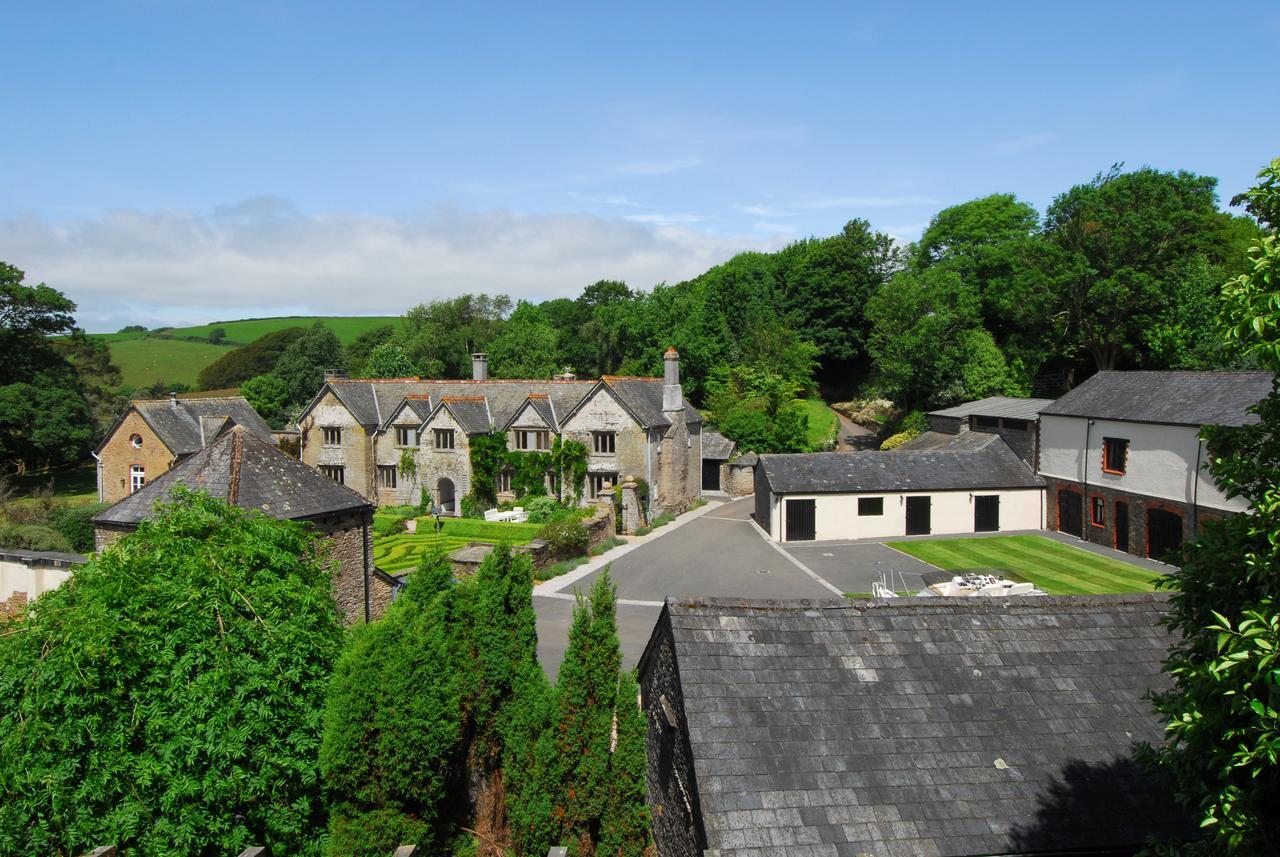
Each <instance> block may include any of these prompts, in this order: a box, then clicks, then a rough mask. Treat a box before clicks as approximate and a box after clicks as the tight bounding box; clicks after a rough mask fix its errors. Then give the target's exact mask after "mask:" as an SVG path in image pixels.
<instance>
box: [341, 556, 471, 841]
mask: <svg viewBox="0 0 1280 857" xmlns="http://www.w3.org/2000/svg"><path fill="white" fill-rule="evenodd" d="M470 621H471V615H470V611H469V605H468V604H467V592H466V590H461V591H457V590H455V589H454V588H453V586H452V583H451V575H450V566H449V562H448V560H447V559H445V558H444V557H443V556H442V555H440V554H434V555H431V556H428V557H424V558H423V561H422V563H421V564H420V565H419V566H418V569H417V571H416V572H415V573H414V574H413V576H412V577H411V578H410V581H409V585H408V588H407V589H406V590H405V592H404V594H403V595H402V596H401V597H400V598H398V599H397V600H396V601H395V602H394V603H393V604H392V605H391V607H390V608H389V609H388V610H387V613H386V615H385V616H384V617H383V618H382V619H381V620H379V621H378V622H374V623H372V624H370V625H364V626H359V627H357V628H355V629H354V630H353V633H352V637H351V640H350V642H349V643H348V645H347V647H346V649H345V650H344V651H343V653H342V656H341V657H340V658H339V659H338V662H337V664H336V665H335V666H334V671H333V680H332V683H331V684H330V687H329V694H328V698H327V699H326V701H325V713H324V740H323V743H322V744H321V747H320V769H321V772H322V774H323V777H324V784H325V790H326V795H327V796H328V799H329V801H330V806H331V815H330V822H329V834H330V836H329V841H328V843H327V847H326V852H327V853H329V854H333V855H345V854H366V853H368V854H384V853H390V852H391V851H392V850H394V849H395V847H396V846H397V845H400V844H402V843H404V842H414V843H417V844H418V845H420V846H421V847H424V848H431V847H433V846H434V845H436V844H437V843H439V842H442V841H444V840H446V839H447V838H448V836H449V835H450V834H451V833H452V832H453V829H452V828H453V824H454V821H455V819H454V818H452V817H451V816H450V813H449V812H448V810H449V809H450V806H449V804H450V800H449V798H450V791H451V789H452V790H453V791H454V792H455V793H456V792H457V791H465V787H464V786H463V785H462V784H461V783H460V782H458V780H459V779H460V777H459V772H460V768H461V766H460V759H459V757H458V755H459V750H460V743H461V741H462V737H463V735H462V730H463V724H464V709H463V702H464V691H465V689H466V688H467V687H468V686H469V685H470V683H471V678H472V677H471V676H470V675H469V671H470V669H471V667H472V662H471V660H470V658H469V657H468V655H469V652H468V651H467V649H466V647H465V640H466V638H467V637H468V631H469V624H470ZM453 802H454V803H456V797H455V799H454V801H453ZM454 815H456V813H455V814H454Z"/></svg>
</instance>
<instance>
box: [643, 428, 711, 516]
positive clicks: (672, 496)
mask: <svg viewBox="0 0 1280 857" xmlns="http://www.w3.org/2000/svg"><path fill="white" fill-rule="evenodd" d="M686 407H691V406H690V405H686ZM666 416H667V418H668V419H670V420H671V426H670V427H669V428H668V429H667V430H666V431H665V432H664V433H663V435H662V443H661V444H660V445H659V449H660V452H659V453H658V455H657V459H658V461H657V464H656V466H655V468H654V475H655V477H656V478H655V479H654V480H653V481H651V482H650V485H649V502H650V506H651V507H652V508H653V509H655V510H656V511H658V512H665V513H667V514H670V515H678V514H680V513H681V512H683V511H685V510H686V509H688V508H689V507H690V506H691V505H692V504H693V502H694V501H695V500H697V499H698V498H699V497H700V496H701V495H702V429H701V426H694V427H693V428H692V430H691V429H690V427H689V425H688V423H686V422H685V411H684V410H679V411H670V412H667V413H666Z"/></svg>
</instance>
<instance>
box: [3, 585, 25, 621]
mask: <svg viewBox="0 0 1280 857" xmlns="http://www.w3.org/2000/svg"><path fill="white" fill-rule="evenodd" d="M25 615H27V593H25V592H15V593H13V594H12V595H10V596H9V597H8V598H6V599H5V600H4V601H0V622H5V621H7V620H9V619H18V618H21V617H23V616H25Z"/></svg>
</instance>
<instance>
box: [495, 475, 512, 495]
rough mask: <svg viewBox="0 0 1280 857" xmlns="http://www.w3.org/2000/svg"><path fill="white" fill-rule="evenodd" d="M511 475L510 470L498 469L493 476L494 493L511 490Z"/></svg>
mask: <svg viewBox="0 0 1280 857" xmlns="http://www.w3.org/2000/svg"><path fill="white" fill-rule="evenodd" d="M512 475H513V474H512V472H511V471H510V470H505V469H504V470H499V471H498V474H497V475H496V476H494V477H493V490H494V493H495V494H503V493H506V492H508V491H510V490H511V477H512Z"/></svg>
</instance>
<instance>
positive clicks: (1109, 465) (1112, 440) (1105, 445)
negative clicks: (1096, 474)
mask: <svg viewBox="0 0 1280 857" xmlns="http://www.w3.org/2000/svg"><path fill="white" fill-rule="evenodd" d="M1112 444H1123V446H1121V452H1122V455H1121V457H1120V466H1119V467H1117V466H1116V463H1115V462H1114V461H1112V460H1111V459H1112V453H1111V446H1112ZM1128 469H1129V439H1128V438H1125V437H1104V438H1103V439H1102V472H1103V473H1109V474H1111V475H1112V476H1124V475H1125V473H1127V472H1128Z"/></svg>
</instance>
